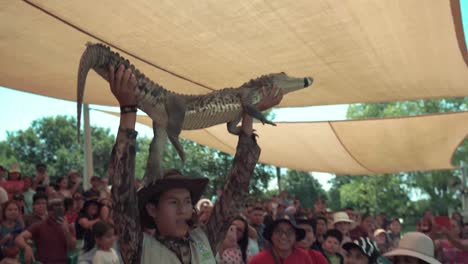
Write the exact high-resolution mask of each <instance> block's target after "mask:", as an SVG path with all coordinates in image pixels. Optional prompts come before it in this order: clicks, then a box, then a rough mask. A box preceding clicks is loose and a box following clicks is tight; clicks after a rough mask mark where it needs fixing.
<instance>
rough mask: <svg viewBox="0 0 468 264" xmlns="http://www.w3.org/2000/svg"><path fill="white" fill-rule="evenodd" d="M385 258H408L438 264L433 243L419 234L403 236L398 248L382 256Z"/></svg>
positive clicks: (412, 233)
mask: <svg viewBox="0 0 468 264" xmlns="http://www.w3.org/2000/svg"><path fill="white" fill-rule="evenodd" d="M384 256H385V257H395V256H409V257H414V258H417V259H420V260H423V261H425V262H427V263H429V264H440V262H439V261H438V260H437V259H435V258H434V242H433V241H432V239H431V238H430V237H428V236H426V235H425V234H423V233H420V232H409V233H407V234H406V235H404V236H403V237H402V238H401V240H400V244H399V245H398V248H396V249H394V250H392V251H390V252H387V253H385V254H384Z"/></svg>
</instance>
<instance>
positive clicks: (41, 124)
mask: <svg viewBox="0 0 468 264" xmlns="http://www.w3.org/2000/svg"><path fill="white" fill-rule="evenodd" d="M91 135H92V144H93V161H94V171H95V174H96V175H100V176H103V175H107V167H108V162H109V157H110V152H111V149H112V145H113V142H114V137H113V136H112V135H111V134H110V131H109V129H104V128H100V127H91ZM83 160H84V158H83V143H82V141H81V143H79V142H78V140H77V136H76V119H75V118H73V117H66V116H56V117H44V118H41V119H37V120H35V121H33V122H32V124H31V126H30V127H29V128H27V129H25V130H19V131H15V132H8V133H7V138H6V141H4V142H0V164H5V165H7V167H10V168H11V167H12V166H13V164H19V165H20V168H21V171H22V173H23V175H32V174H34V172H35V165H36V164H38V163H45V164H47V165H48V171H49V175H50V176H51V177H52V178H54V177H59V176H63V175H65V174H66V173H67V172H68V171H69V170H71V169H76V170H79V171H82V169H83Z"/></svg>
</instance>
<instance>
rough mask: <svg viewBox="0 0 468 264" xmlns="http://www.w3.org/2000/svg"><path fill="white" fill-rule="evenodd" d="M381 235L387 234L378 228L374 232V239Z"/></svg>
mask: <svg viewBox="0 0 468 264" xmlns="http://www.w3.org/2000/svg"><path fill="white" fill-rule="evenodd" d="M382 233H387V232H385V230H383V229H382V228H379V229H377V230H375V231H374V236H375V237H376V236H378V235H380V234H382Z"/></svg>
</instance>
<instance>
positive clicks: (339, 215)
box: [333, 212, 354, 225]
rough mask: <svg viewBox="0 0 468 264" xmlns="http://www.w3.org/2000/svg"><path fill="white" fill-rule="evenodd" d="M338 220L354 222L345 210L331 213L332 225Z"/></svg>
mask: <svg viewBox="0 0 468 264" xmlns="http://www.w3.org/2000/svg"><path fill="white" fill-rule="evenodd" d="M339 222H346V223H350V224H351V223H354V221H353V220H351V219H349V216H348V214H347V213H346V212H338V213H335V214H333V225H335V224H336V223H339Z"/></svg>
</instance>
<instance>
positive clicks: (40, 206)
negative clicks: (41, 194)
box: [33, 199, 47, 216]
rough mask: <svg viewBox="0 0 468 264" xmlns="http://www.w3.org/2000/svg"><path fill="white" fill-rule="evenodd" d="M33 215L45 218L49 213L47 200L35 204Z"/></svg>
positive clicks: (37, 201)
mask: <svg viewBox="0 0 468 264" xmlns="http://www.w3.org/2000/svg"><path fill="white" fill-rule="evenodd" d="M33 213H34V214H35V215H38V216H44V215H46V213H47V200H45V199H39V200H36V202H35V203H34V204H33Z"/></svg>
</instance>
